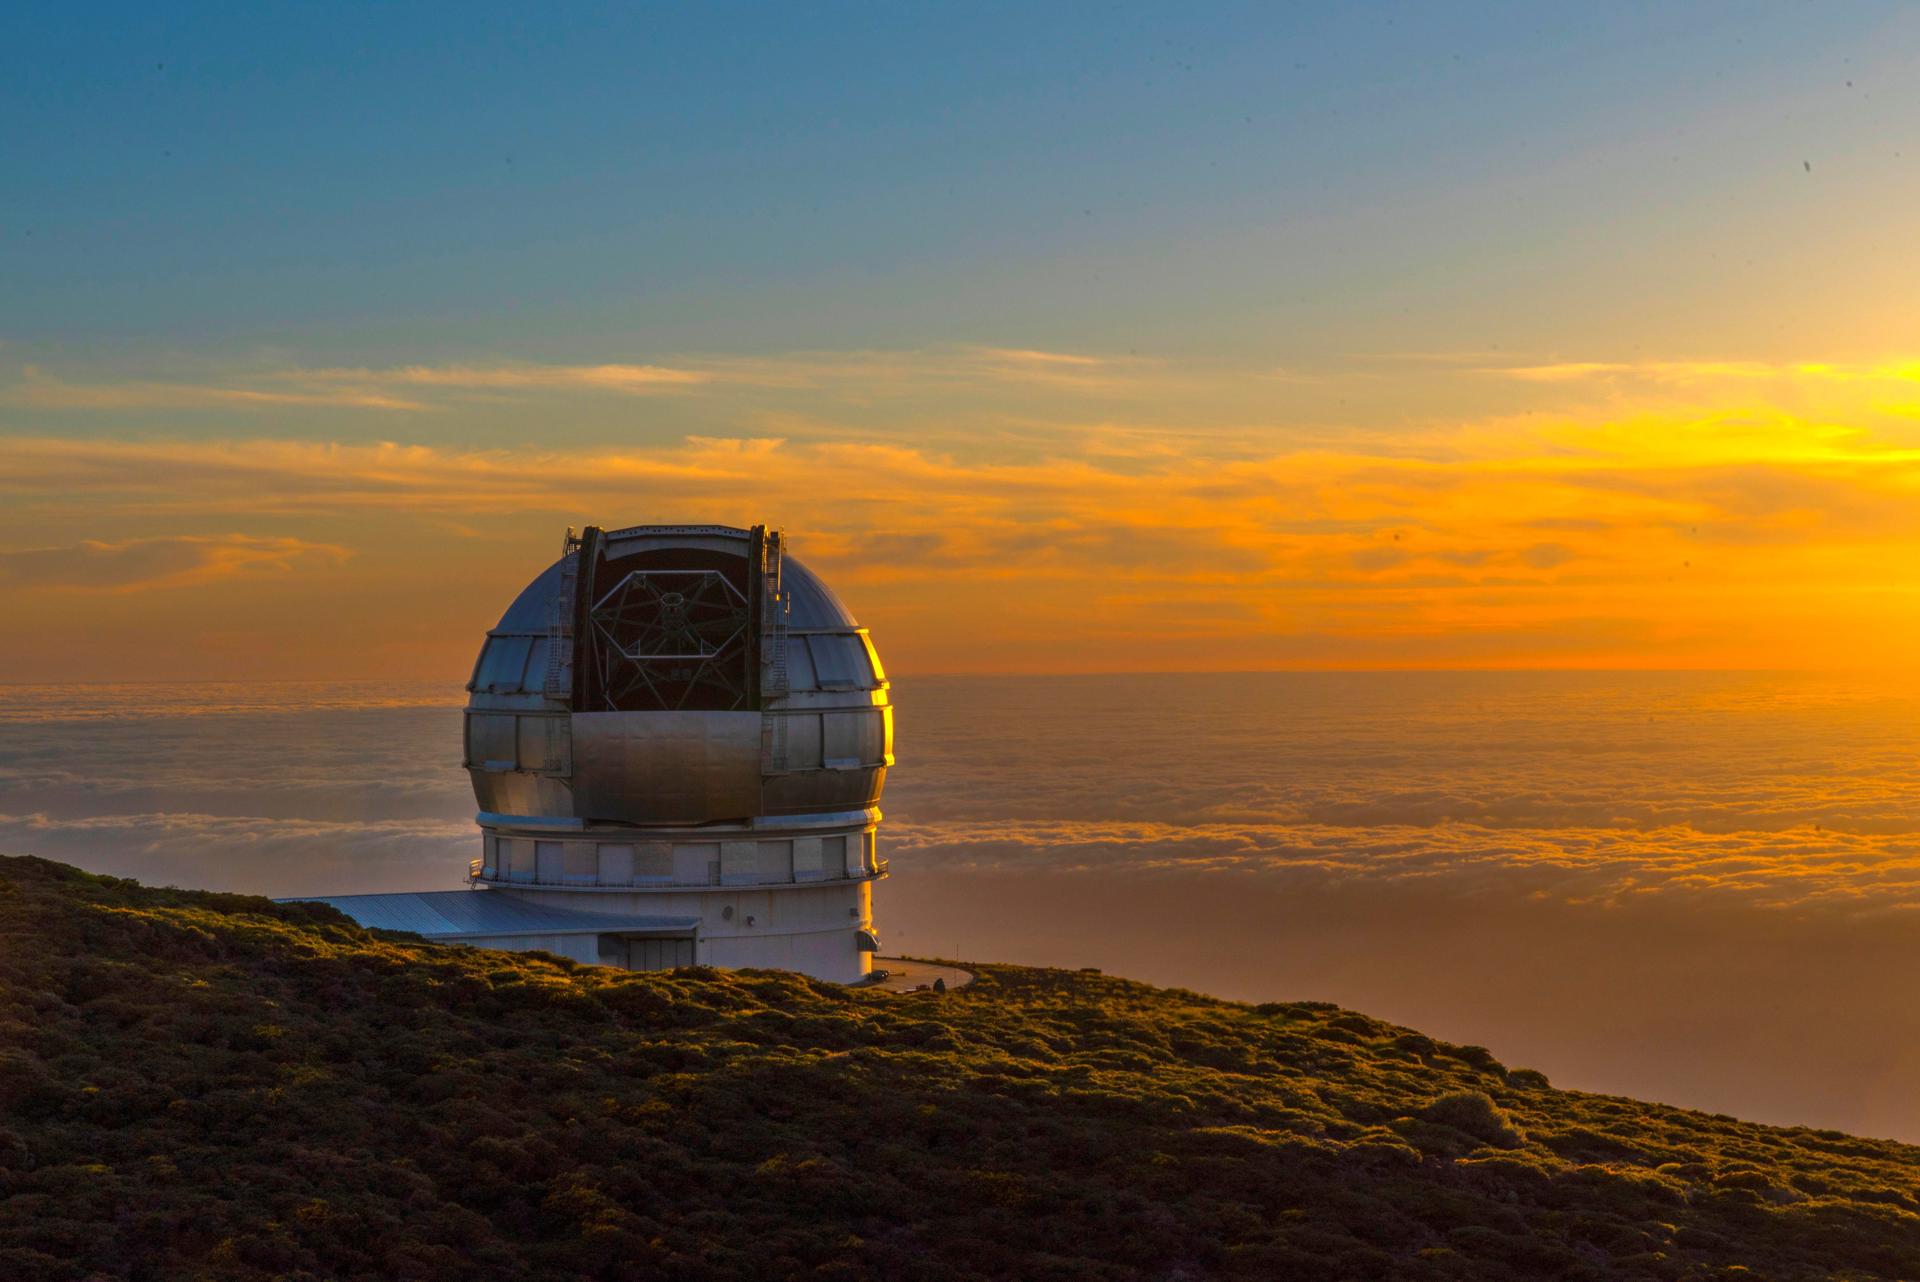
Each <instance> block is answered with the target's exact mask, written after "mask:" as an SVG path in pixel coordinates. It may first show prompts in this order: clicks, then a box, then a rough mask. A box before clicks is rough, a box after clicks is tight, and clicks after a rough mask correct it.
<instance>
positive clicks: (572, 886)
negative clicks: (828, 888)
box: [467, 859, 888, 890]
mask: <svg viewBox="0 0 1920 1282" xmlns="http://www.w3.org/2000/svg"><path fill="white" fill-rule="evenodd" d="M887 863H888V861H887V860H885V859H876V860H874V861H873V867H872V869H871V870H867V869H862V870H861V871H859V872H854V873H842V874H840V875H838V876H833V877H808V878H804V879H803V878H798V877H795V878H792V879H790V880H787V881H744V882H742V881H730V882H719V881H631V882H610V881H597V880H596V881H574V880H569V879H568V878H566V877H564V876H562V877H561V878H559V879H557V880H556V879H554V878H542V877H541V876H540V875H539V873H538V872H536V873H534V874H533V875H532V876H529V877H510V876H507V875H506V874H504V873H502V872H500V871H499V870H498V869H496V870H495V871H494V873H493V874H492V875H491V876H489V875H488V874H487V871H486V861H485V860H484V859H472V860H469V861H468V862H467V880H468V881H469V882H484V883H486V884H487V885H490V886H542V887H558V888H564V889H567V890H720V889H728V890H766V889H774V888H778V887H781V886H820V885H825V884H827V883H829V882H847V881H873V880H875V879H876V878H879V877H884V876H886V875H887Z"/></svg>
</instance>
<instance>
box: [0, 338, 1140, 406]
mask: <svg viewBox="0 0 1920 1282" xmlns="http://www.w3.org/2000/svg"><path fill="white" fill-rule="evenodd" d="M1159 369H1160V367H1159V366H1158V364H1157V363H1156V362H1152V361H1148V360H1143V359H1141V358H1138V357H1128V358H1124V359H1122V358H1115V357H1106V356H1090V355H1080V354H1075V353H1069V352H1049V351H1040V350H1034V349H1024V348H1002V347H989V346H965V345H955V346H945V347H933V348H917V349H913V348H910V349H899V350H885V349H875V350H869V351H851V352H792V353H784V354H776V355H769V356H735V355H704V356H702V355H695V356H686V357H682V358H676V359H675V360H674V362H673V363H672V364H660V363H654V362H633V361H609V362H599V363H543V362H538V361H525V360H503V361H495V362H490V363H481V362H472V361H466V362H457V363H452V364H446V365H424V364H419V365H397V366H390V367H375V366H360V367H338V366H336V367H326V366H320V367H300V366H295V367H289V368H280V369H268V370H253V371H247V372H244V373H241V374H237V375H235V376H233V377H231V378H227V379H222V380H220V381H218V382H183V381H178V380H152V379H125V380H115V381H94V382H77V381H72V380H69V379H65V378H61V377H59V376H57V375H55V374H52V373H49V372H48V371H46V370H44V369H41V368H39V367H38V366H32V365H29V366H25V367H23V368H22V370H21V374H20V379H19V381H18V382H16V383H15V384H13V385H12V386H11V387H9V388H7V389H6V390H5V392H4V393H3V394H0V395H3V396H4V399H5V400H7V401H11V402H12V403H14V404H17V405H25V406H30V407H34V408H38V409H65V410H142V409H151V410H179V409H224V410H247V409H253V410H261V409H271V408H276V407H318V408H335V409H352V410H430V409H436V408H445V407H446V406H447V405H448V404H450V403H453V402H454V401H457V400H459V399H461V398H471V397H473V396H475V395H485V396H496V397H497V396H499V395H502V394H520V395H534V394H539V393H547V394H567V393H576V394H578V393H587V394H614V395H622V396H657V395H662V394H674V393H681V394H685V393H691V392H695V391H699V390H703V389H719V388H732V389H742V388H760V389H778V390H785V391H788V392H804V391H812V392H832V393H834V394H836V395H839V396H842V397H852V398H855V399H858V400H870V399H872V398H874V397H876V396H905V395H914V394H919V393H922V392H927V391H930V390H934V389H939V388H952V387H955V386H966V385H975V386H986V385H992V384H1009V385H1015V386H1026V387H1051V388H1054V389H1058V390H1063V391H1070V392H1076V393H1080V394H1094V395H1097V394H1103V393H1114V392H1120V391H1124V390H1129V389H1137V388H1139V387H1140V386H1141V384H1142V380H1143V379H1145V378H1146V377H1147V376H1148V374H1149V373H1150V372H1152V371H1157V370H1159ZM449 398H451V399H449Z"/></svg>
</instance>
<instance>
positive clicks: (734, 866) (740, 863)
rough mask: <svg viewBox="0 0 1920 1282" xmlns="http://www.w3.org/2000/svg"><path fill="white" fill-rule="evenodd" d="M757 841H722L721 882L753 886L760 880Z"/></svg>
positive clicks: (725, 884) (731, 884) (728, 884)
mask: <svg viewBox="0 0 1920 1282" xmlns="http://www.w3.org/2000/svg"><path fill="white" fill-rule="evenodd" d="M759 844H760V843H759V842H757V841H723V842H721V843H720V884H721V885H723V886H751V885H753V884H754V883H756V882H758V881H759V880H760V867H759V863H758V861H757V859H756V855H757V848H758V846H759Z"/></svg>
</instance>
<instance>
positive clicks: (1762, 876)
mask: <svg viewBox="0 0 1920 1282" xmlns="http://www.w3.org/2000/svg"><path fill="white" fill-rule="evenodd" d="M5 694H6V696H7V697H6V698H5V700H4V708H3V709H0V851H7V852H18V853H33V854H39V855H44V856H47V857H49V858H54V859H60V860H64V861H67V862H71V863H75V864H78V865H81V866H83V867H87V868H91V869H95V870H98V871H103V872H111V873H115V874H118V875H125V876H133V877H138V878H140V879H142V880H144V881H149V882H155V883H172V884H178V885H189V886H204V887H214V888H223V889H234V890H246V891H255V892H261V893H267V894H275V895H296V894H325V893H339V892H345V891H374V890H401V889H435V888H453V887H457V886H459V885H460V884H461V878H462V874H463V872H464V870H465V867H466V862H467V860H468V859H469V858H471V857H472V856H473V855H474V854H475V853H477V846H478V843H477V837H476V834H475V829H474V827H473V801H472V796H471V793H470V792H469V791H468V787H467V782H466V779H465V775H464V773H463V772H462V770H461V769H460V765H459V752H460V748H459V745H460V718H459V711H458V701H459V698H460V696H459V692H458V691H457V690H451V689H444V688H436V687H417V686H395V687H382V686H364V685H362V686H339V685H313V686H298V685H286V686H255V687H245V686H206V687H171V686H163V685H129V686H83V687H64V688H62V687H44V686H40V687H27V686H15V687H7V688H5ZM895 697H896V701H897V703H898V704H899V706H900V712H899V718H898V745H897V747H898V752H899V756H900V759H901V763H902V764H901V766H900V767H899V768H897V769H896V771H895V772H894V774H893V777H892V778H891V779H890V780H889V782H888V786H887V793H886V798H885V807H886V810H887V822H886V826H885V828H884V830H883V834H884V837H883V852H884V853H885V854H887V855H888V856H889V857H890V858H891V859H892V861H893V870H894V872H893V877H892V878H891V879H890V881H889V882H888V883H887V884H886V885H885V886H883V887H882V888H881V890H880V892H879V906H880V917H881V921H882V926H883V930H884V931H886V933H887V934H888V942H889V943H890V944H891V945H893V946H895V947H897V948H899V949H901V950H903V951H915V952H924V953H938V954H947V955H953V954H962V955H967V956H973V957H980V958H1003V959H1008V960H1023V961H1034V962H1047V963H1053V964H1067V965H1101V966H1104V967H1107V968H1108V969H1113V970H1120V971H1123V972H1125V973H1130V974H1134V975H1138V976H1140V977H1142V978H1147V979H1152V980H1156V981H1159V982H1170V983H1180V984H1185V985H1188V986H1192V987H1196V988H1201V989H1204V990H1207V991H1212V992H1217V993H1222V994H1224V995H1230V996H1236V997H1246V998H1261V997H1281V996H1311V997H1323V998H1330V999H1332V1000H1338V1001H1342V1002H1346V1003H1348V1004H1350V1005H1355V1006H1359V1007H1362V1008H1364V1009H1368V1010H1370V1011H1371V1012H1373V1013H1376V1014H1379V1015H1383V1016H1385V1017H1388V1018H1394V1019H1399V1020H1402V1021H1404V1022H1408V1023H1412V1024H1416V1025H1420V1026H1424V1027H1426V1028H1428V1029H1429V1031H1432V1032H1435V1033H1438V1034H1440V1035H1443V1036H1451V1037H1454V1038H1456V1039H1458V1040H1469V1041H1479V1042H1484V1043H1486V1044H1488V1045H1491V1046H1493V1047H1494V1048H1495V1049H1496V1051H1497V1052H1499V1053H1501V1054H1502V1055H1503V1056H1505V1057H1506V1058H1508V1059H1509V1060H1510V1061H1512V1062H1516V1063H1528V1064H1532V1065H1534V1066H1537V1067H1541V1068H1545V1069H1547V1070H1548V1071H1549V1072H1550V1073H1553V1074H1554V1075H1555V1076H1556V1077H1558V1078H1560V1079H1562V1080H1568V1081H1570V1082H1571V1083H1573V1084H1581V1085H1588V1086H1592V1087H1595V1088H1600V1089H1608V1090H1618V1091H1623V1092H1633V1093H1639V1094H1643V1095H1652V1096H1654V1097H1656V1098H1662V1099H1668V1100H1672V1101H1675V1102H1681V1103H1690V1104H1697V1105H1701V1106H1705V1107H1711V1108H1715V1109H1727V1110H1729V1111H1741V1112H1745V1113H1748V1114H1749V1115H1754V1116H1760V1117H1765V1118H1769V1119H1774V1120H1781V1121H1803V1122H1809V1123H1814V1124H1822V1125H1838V1126H1849V1127H1853V1128H1855V1129H1861V1130H1868V1131H1873V1132H1875V1133H1880V1134H1896V1135H1906V1136H1911V1137H1914V1138H1920V1104H1916V1103H1914V1102H1913V1101H1915V1100H1920V1017H1910V1016H1908V1015H1906V1014H1905V1013H1904V1011H1905V1009H1906V1008H1907V1006H1908V1005H1910V1003H1909V1002H1908V1001H1907V999H1906V996H1907V995H1906V987H1907V978H1906V977H1907V976H1910V975H1912V974H1914V973H1920V918H1916V917H1915V916H1914V914H1913V913H1912V912H1911V911H1910V910H1912V909H1914V908H1916V907H1920V804H1917V803H1920V747H1917V745H1916V741H1915V735H1914V732H1913V730H1912V727H1913V726H1914V725H1915V724H1920V722H1917V721H1916V718H1915V715H1914V714H1915V713H1916V711H1920V700H1917V699H1916V698H1915V697H1914V695H1913V694H1912V693H1911V692H1908V691H1901V690H1892V689H1888V688H1885V687H1884V686H1881V685H1877V684H1875V683H1871V682H1863V681H1840V680H1832V679H1821V678H1809V677H1780V676H1753V675H1701V674H1635V675H1581V674H1573V675H1569V674H1526V673H1519V674H1367V675H1361V674H1275V675H1265V676H1211V675H1210V676H1126V677H1071V678H1034V677H1023V678H1012V679H1000V678H939V679H932V678H926V679H919V680H909V681H903V682H901V683H899V684H898V686H897V687H896V690H895ZM1810 1025H1817V1026H1818V1027H1819V1029H1820V1036H1819V1038H1818V1039H1815V1041H1813V1042H1810V1041H1809V1038H1808V1036H1807V1029H1808V1027H1809V1026H1810ZM1815 1045H1817V1046H1818V1053H1817V1054H1816V1053H1814V1051H1813V1049H1812V1047H1813V1046H1815Z"/></svg>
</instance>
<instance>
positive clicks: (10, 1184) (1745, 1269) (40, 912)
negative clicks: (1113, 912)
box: [0, 859, 1920, 1282]
mask: <svg viewBox="0 0 1920 1282" xmlns="http://www.w3.org/2000/svg"><path fill="white" fill-rule="evenodd" d="M978 970H979V974H980V978H979V980H978V981H977V982H976V983H975V984H974V985H973V986H971V987H970V988H968V989H966V990H964V991H961V992H955V993H949V994H945V995H935V994H931V993H925V994H912V995H907V996H895V995H888V994H884V993H878V992H872V991H846V990H841V989H837V988H834V987H832V986H829V985H825V984H819V983H815V982H812V981H809V980H806V979H801V978H797V977H794V976H791V975H784V974H771V973H737V974H726V973H717V972H708V971H700V970H693V971H682V972H676V973H672V974H656V975H632V974H626V973H621V972H613V971H605V970H599V969H588V968H575V967H572V966H569V965H566V964H561V963H557V962H554V961H552V960H549V959H545V958H542V957H538V956H512V955H504V954H497V953H484V952H477V951H473V950H469V949H456V948H443V947H435V946H431V945H427V944H423V943H420V942H417V941H411V940H408V939H406V938H402V937H394V936H375V935H371V934H369V933H367V932H365V931H362V930H360V929H358V928H356V927H354V926H352V925H351V924H349V923H347V921H346V920H345V919H344V918H342V917H340V916H338V915H336V914H335V913H333V912H332V910H330V909H324V908H320V907H317V906H278V905H274V904H271V903H269V902H267V901H265V900H261V899H255V898H249V897H242V896H228V895H211V894H200V893H192V892H181V891H165V890H151V889H145V888H142V887H140V886H138V885H137V884H135V883H132V882H126V881H117V880H114V879H110V878H100V877H93V876H89V875H86V874H83V873H80V872H78V871H76V870H73V869H70V868H66V867H64V866H61V865H58V864H52V863H48V862H45V861H42V860H36V859H4V860H0V1060H3V1061H4V1063H0V1277H3V1278H6V1279H36V1278H75V1279H80V1278H96V1277H114V1278H119V1277H127V1278H140V1279H185V1278H202V1277H205V1278H268V1277H274V1278H280V1277H287V1278H367V1279H374V1278H379V1279H386V1278H399V1279H447V1280H448V1282H453V1280H455V1279H460V1280H462V1282H465V1280H467V1279H473V1278H479V1277H491V1278H517V1277H530V1278H579V1277H590V1278H636V1277H649V1276H661V1277H673V1278H690V1279H691V1278H741V1279H749V1278H752V1279H757V1278H785V1277H818V1278H844V1279H858V1278H929V1279H933V1278H941V1279H947V1278H1021V1279H1047V1278H1101V1279H1130V1278H1200V1277H1212V1276H1226V1277H1252V1278H1288V1277H1299V1278H1322V1277H1387V1278H1401V1277H1404V1278H1518V1277H1569V1278H1600V1277H1608V1278H1612V1277H1622V1278H1626V1277H1632V1278H1642V1277H1644V1278H1693V1277H1733V1276H1739V1277H1753V1276H1763V1277H1777V1278H1794V1277H1816V1276H1817V1277H1829V1276H1842V1277H1860V1278H1866V1277H1887V1278H1893V1277H1909V1278H1910V1277H1915V1276H1920V1197H1917V1196H1916V1195H1917V1193H1920V1189H1917V1188H1916V1185H1917V1184H1920V1150H1916V1149H1912V1148H1908V1147H1905V1146H1902V1145H1898V1144H1891V1143H1884V1142H1875V1141H1867V1140H1860V1139H1854V1138H1851V1137H1848V1136H1846V1135H1841V1134H1837V1133H1833V1132H1815V1131H1806V1130H1782V1129H1776V1128H1771V1127H1764V1126H1755V1125H1749V1124H1746V1123H1742V1122H1738V1121H1735V1120H1733V1119H1730V1118H1725V1117H1709V1116H1705V1115H1702V1114H1699V1113H1690V1112H1685V1111H1682V1110H1679V1109H1672V1108H1664V1107H1660V1106H1656V1105H1648V1104H1640V1103H1636V1102H1634V1101H1631V1100H1624V1099H1612V1098H1606V1097H1601V1096H1594V1095H1583V1094H1579V1093H1576V1092H1570V1091H1560V1090H1555V1089H1552V1088H1550V1087H1549V1086H1548V1085H1547V1083H1546V1082H1545V1080H1544V1079H1542V1078H1541V1077H1540V1076H1539V1075H1538V1074H1531V1073H1526V1072H1515V1071H1509V1070H1505V1069H1503V1068H1502V1066H1501V1065H1500V1064H1498V1063H1497V1062H1496V1061H1495V1060H1494V1059H1493V1058H1492V1056H1490V1055H1489V1054H1487V1053H1486V1052H1485V1051H1482V1050H1480V1049H1478V1048H1474V1047H1460V1046H1449V1045H1446V1044H1444V1043H1438V1042H1434V1041H1431V1040H1429V1039H1427V1038H1425V1037H1422V1036H1421V1035H1419V1034H1418V1033H1414V1032H1410V1031H1408V1030H1406V1029H1402V1028H1396V1027H1393V1026H1391V1025H1387V1024H1382V1023H1379V1022H1377V1021H1375V1020H1372V1019H1368V1018H1366V1017H1365V1016H1362V1015H1357V1014H1354V1013H1351V1012H1347V1011H1341V1010H1338V1009H1335V1008H1333V1007H1330V1006H1325V1005H1321V1004H1316V1003H1277V1004H1270V1005H1263V1006H1257V1007H1256V1006H1245V1005H1239V1004H1236V1003H1232V1002H1222V1001H1214V1000H1211V999H1208V998H1205V997H1200V996H1196V995H1194V994H1192V993H1186V992H1178V991H1167V990H1159V989H1154V988H1150V987H1147V986H1145V985H1142V984H1136V983H1129V982H1126V981H1124V980H1119V979H1113V978H1108V977H1104V976H1100V975H1094V974H1084V973H1067V972H1059V971H1047V970H1033V969H1024V968H1019V967H1011V966H983V967H979V968H978Z"/></svg>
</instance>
